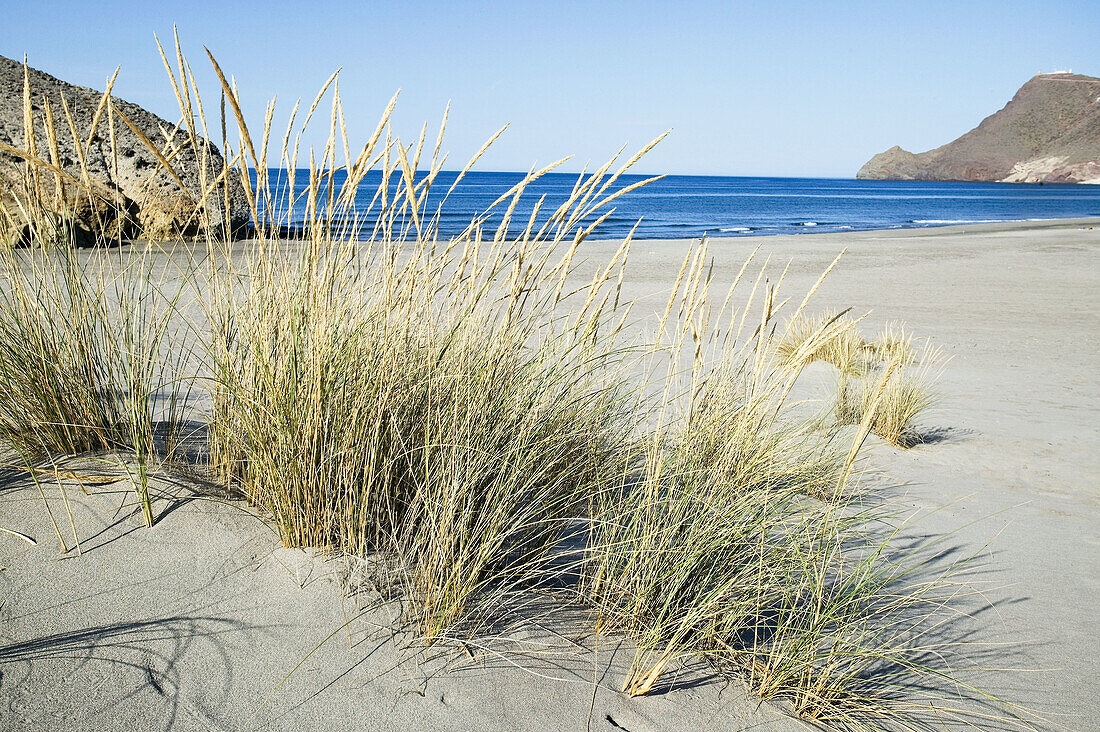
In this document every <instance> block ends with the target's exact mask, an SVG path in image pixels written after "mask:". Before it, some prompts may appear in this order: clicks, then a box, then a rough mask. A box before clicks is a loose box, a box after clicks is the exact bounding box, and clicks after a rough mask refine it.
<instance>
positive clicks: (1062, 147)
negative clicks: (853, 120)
mask: <svg viewBox="0 0 1100 732" xmlns="http://www.w3.org/2000/svg"><path fill="white" fill-rule="evenodd" d="M856 178H861V179H866V180H957V181H999V182H1004V183H1100V79H1097V78H1095V77H1092V76H1082V75H1081V74H1072V73H1068V72H1057V73H1052V74H1039V75H1037V76H1034V77H1032V78H1031V80H1029V81H1028V82H1027V83H1026V84H1024V85H1023V86H1022V87H1020V90H1019V91H1017V92H1016V95H1015V96H1014V97H1013V98H1012V101H1010V102H1009V103H1008V104H1006V105H1005V106H1004V108H1003V109H1001V110H1000V111H998V112H996V113H994V114H992V115H990V116H989V117H986V118H985V119H984V120H982V122H981V124H979V125H978V126H977V127H976V128H974V129H973V130H971V131H970V132H967V133H966V134H965V135H963V136H962V137H960V138H958V139H957V140H955V141H953V142H949V143H948V144H946V145H943V146H942V147H938V148H936V149H935V150H929V151H928V152H923V153H918V154H914V153H911V152H908V151H907V150H903V149H901V148H900V147H897V146H894V147H892V148H890V149H889V150H887V151H886V152H882V153H879V154H878V155H875V156H874V157H873V158H871V159H870V160H869V161H868V162H867V163H866V164H865V165H864V166H863V167H862V168H860V169H859V172H858V173H857V174H856Z"/></svg>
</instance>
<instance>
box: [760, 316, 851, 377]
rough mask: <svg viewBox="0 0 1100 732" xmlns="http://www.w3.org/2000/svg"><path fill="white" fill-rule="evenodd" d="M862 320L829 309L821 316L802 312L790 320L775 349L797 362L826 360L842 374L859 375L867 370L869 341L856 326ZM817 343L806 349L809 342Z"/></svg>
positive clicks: (787, 359)
mask: <svg viewBox="0 0 1100 732" xmlns="http://www.w3.org/2000/svg"><path fill="white" fill-rule="evenodd" d="M857 322H858V321H853V320H851V319H850V318H848V317H847V314H846V312H845V313H840V314H839V315H838V314H836V313H834V312H832V311H829V310H826V311H825V312H824V313H822V314H821V315H819V316H817V317H812V316H806V315H800V316H798V317H796V318H792V319H791V320H789V321H788V322H787V325H786V327H785V328H784V329H783V330H782V332H781V334H780V335H779V336H778V337H776V338H775V339H774V342H773V348H774V350H775V353H776V355H777V356H778V357H779V359H780V360H782V361H786V362H788V363H793V362H794V360H795V359H799V360H801V362H802V363H810V362H812V361H824V362H825V363H828V364H831V365H832V366H833V367H835V368H836V369H837V370H838V371H840V372H841V373H842V374H850V375H858V374H863V373H865V372H866V370H867V355H868V354H867V343H866V341H864V339H863V336H862V335H861V334H860V332H859V330H858V329H857V328H856V324H857ZM811 339H812V342H813V343H814V344H815V345H814V347H813V348H810V349H806V348H805V347H804V346H805V345H806V343H807V342H811Z"/></svg>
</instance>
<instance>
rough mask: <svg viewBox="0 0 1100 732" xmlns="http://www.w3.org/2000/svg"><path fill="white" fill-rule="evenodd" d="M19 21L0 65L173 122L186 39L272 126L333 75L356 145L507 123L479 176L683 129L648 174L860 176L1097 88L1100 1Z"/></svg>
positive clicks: (348, 10) (47, 10) (251, 12)
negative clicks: (166, 53) (1054, 82)
mask: <svg viewBox="0 0 1100 732" xmlns="http://www.w3.org/2000/svg"><path fill="white" fill-rule="evenodd" d="M5 4H6V6H7V7H6V9H5V11H4V13H3V16H4V27H3V32H2V33H0V54H2V55H5V56H8V57H12V58H22V56H23V54H24V53H26V54H27V56H28V60H29V62H30V64H31V65H32V66H34V67H37V68H40V69H42V70H44V71H47V72H49V73H51V74H53V75H54V76H58V77H60V78H62V79H64V80H66V81H69V82H72V83H77V84H81V85H85V86H92V87H95V88H100V89H101V88H102V87H103V84H104V81H105V79H106V78H107V77H108V76H109V75H110V73H111V72H112V71H113V70H114V68H115V66H117V65H121V66H122V73H121V74H120V76H119V81H118V82H117V84H116V86H115V91H116V94H118V95H119V96H121V97H123V98H124V99H128V100H129V101H132V102H135V103H137V104H140V105H142V106H144V107H146V108H148V109H150V110H151V111H154V112H157V113H158V114H161V115H163V116H165V117H168V118H170V119H173V120H174V119H175V117H176V116H177V112H176V109H177V108H176V103H175V100H174V97H173V95H172V91H171V88H170V86H169V84H168V82H167V78H166V76H165V73H164V70H163V68H162V67H161V64H160V60H159V56H158V55H157V51H156V46H155V44H154V41H153V34H154V33H156V34H158V35H159V36H160V37H161V39H162V40H166V41H169V42H170V39H171V34H172V27H173V25H176V26H177V27H178V28H179V32H180V37H181V40H182V42H183V47H184V51H185V53H187V55H188V56H189V58H190V60H191V64H192V66H193V67H194V68H195V69H196V72H198V70H199V68H200V67H202V68H203V69H208V68H209V64H208V63H207V61H206V59H205V55H204V54H203V52H202V48H203V46H204V45H205V46H209V47H210V49H211V50H212V51H213V52H214V54H215V56H217V58H218V60H219V62H220V63H221V65H222V67H223V68H224V69H225V71H226V73H229V74H232V75H233V76H234V77H235V79H236V81H237V84H238V87H239V89H240V90H241V96H242V100H243V102H244V106H245V113H246V115H247V116H248V117H249V119H250V120H251V121H254V123H255V124H256V125H261V126H262V118H263V108H264V104H265V102H266V101H267V100H268V99H269V98H270V97H271V96H272V95H275V94H277V95H278V97H279V100H280V105H281V107H280V108H281V109H282V111H283V112H284V114H285V113H286V112H288V111H289V107H290V104H292V103H293V100H294V99H295V98H296V97H302V98H304V99H306V100H307V101H308V100H312V98H313V96H314V94H315V93H316V91H317V89H318V88H319V86H320V85H321V84H322V83H323V82H324V80H325V79H326V78H327V77H328V75H329V74H330V73H331V72H332V71H334V70H336V69H337V68H338V67H342V68H343V71H342V73H341V77H340V78H341V92H342V96H343V100H344V106H345V112H346V115H347V117H348V120H349V123H350V128H351V132H352V134H353V136H354V137H355V138H356V139H360V140H361V141H362V138H364V137H365V136H366V135H367V134H369V132H370V130H371V129H373V127H374V125H375V123H376V121H377V119H378V116H379V114H380V113H381V111H382V109H383V108H384V106H385V104H386V102H387V101H388V100H389V98H390V96H391V95H392V94H393V92H394V91H396V90H397V89H398V88H401V89H402V94H401V100H400V102H399V104H398V110H397V113H396V115H395V126H396V128H397V131H398V133H399V134H400V135H402V136H403V137H413V136H415V135H416V134H417V133H418V132H419V129H420V124H421V123H422V122H424V121H428V122H429V130H431V131H432V132H430V133H429V134H433V133H434V130H435V128H436V127H437V126H438V121H439V117H440V115H441V113H442V110H443V108H444V106H445V105H446V103H447V102H448V100H450V102H451V117H450V124H449V126H448V138H447V140H448V141H447V143H446V145H445V149H446V150H448V151H449V152H450V153H451V156H452V157H451V161H452V162H453V163H454V164H453V165H448V167H452V168H457V167H461V165H460V161H461V162H465V159H466V158H467V157H468V156H469V155H470V154H472V153H473V152H474V151H475V150H476V149H477V148H478V147H479V146H480V143H481V142H482V141H483V140H484V139H485V138H486V137H488V136H489V135H490V134H491V133H492V132H493V131H495V130H496V129H497V128H498V127H500V126H501V125H502V124H504V123H511V126H510V128H509V130H508V132H506V133H505V136H504V137H503V138H502V139H501V140H500V141H499V142H498V143H497V145H496V146H495V147H494V149H493V150H492V151H491V152H490V153H489V154H488V155H487V156H486V157H485V158H484V159H483V162H482V163H481V164H480V165H479V166H478V168H479V169H482V170H519V169H526V168H528V167H530V165H531V164H532V163H534V162H539V163H546V162H550V161H552V160H555V159H557V158H559V157H562V156H564V155H567V154H573V155H575V158H574V161H572V162H571V163H570V164H569V165H568V166H567V167H566V168H565V169H566V170H577V169H579V168H580V167H581V166H583V165H584V164H585V163H586V162H597V161H602V160H603V159H604V158H605V157H606V156H607V155H608V154H609V153H611V152H613V151H614V150H616V149H617V148H618V147H619V146H620V145H622V144H624V143H628V144H630V145H631V146H632V147H636V146H640V145H641V144H643V143H645V142H646V141H648V140H649V139H651V138H652V137H655V136H656V135H657V134H659V133H660V132H662V131H664V130H665V129H668V128H672V129H673V134H672V135H671V136H670V137H669V138H668V139H667V140H665V141H664V142H663V143H662V144H661V145H660V146H659V147H658V148H657V149H656V150H654V151H653V152H652V153H651V155H650V156H649V157H648V158H647V159H646V161H645V162H644V164H643V165H642V166H641V170H643V171H645V172H662V173H665V172H668V173H700V174H716V175H775V176H824V177H851V176H852V175H854V174H855V172H856V170H857V169H858V168H859V166H860V165H861V164H862V163H863V162H864V161H865V160H866V159H867V158H869V157H870V156H871V155H872V154H874V153H877V152H881V151H882V150H884V149H886V148H888V147H890V146H892V145H895V144H899V145H901V146H902V147H904V148H906V149H908V150H912V151H915V152H919V151H923V150H926V149H929V148H932V147H936V146H938V145H941V144H943V143H945V142H948V141H950V140H952V139H954V138H955V137H957V136H958V135H960V134H962V133H963V132H965V131H967V130H968V129H970V128H972V127H974V126H975V125H976V124H977V123H978V122H979V121H980V120H981V119H982V118H983V117H985V116H987V115H989V114H991V113H993V112H994V111H996V110H997V109H1000V108H1001V107H1002V106H1003V105H1004V104H1005V103H1006V102H1007V101H1008V100H1009V99H1010V98H1011V97H1012V94H1013V93H1014V92H1015V91H1016V89H1017V88H1018V87H1019V86H1020V85H1021V84H1023V83H1024V82H1025V81H1027V80H1028V78H1030V77H1031V76H1032V75H1033V74H1035V73H1036V71H1038V70H1039V69H1043V70H1044V71H1049V70H1053V69H1055V68H1072V69H1073V70H1074V71H1075V72H1077V73H1084V74H1090V75H1094V76H1100V40H1098V38H1100V2H1096V0H1090V1H1088V2H1074V1H1073V0H1065V1H1063V2H1017V1H1016V0H991V1H982V2H967V1H966V0H955V1H954V2H919V1H915V0H914V1H912V2H890V1H888V0H884V1H880V2H829V1H825V0H823V1H821V2H768V1H767V0H759V1H758V2H704V1H702V0H699V1H697V2H696V1H692V0H681V1H680V2H642V1H637V2H542V3H536V2H524V1H523V0H511V1H510V2H507V1H504V2H462V1H461V0H454V1H453V2H442V1H440V2H427V1H419V0H402V1H399V2H302V1H298V2H287V1H285V0H268V2H233V1H232V0H222V1H221V2H206V1H205V0H196V1H194V2H174V3H157V2H147V1H146V2H119V1H113V0H99V1H97V2H88V1H87V0H83V1H81V2H55V1H51V0H39V1H38V2H31V1H27V0H9V2H8V3H5ZM200 81H201V82H202V83H203V84H204V88H206V89H207V90H208V93H209V95H210V96H211V98H215V99H216V98H217V92H218V88H217V86H216V81H215V80H213V78H212V76H211V75H210V74H209V73H208V72H206V71H203V72H202V74H200ZM277 119H284V120H285V116H279V115H277ZM314 142H315V143H318V142H320V138H315V139H314Z"/></svg>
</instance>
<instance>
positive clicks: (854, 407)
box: [834, 346, 944, 447]
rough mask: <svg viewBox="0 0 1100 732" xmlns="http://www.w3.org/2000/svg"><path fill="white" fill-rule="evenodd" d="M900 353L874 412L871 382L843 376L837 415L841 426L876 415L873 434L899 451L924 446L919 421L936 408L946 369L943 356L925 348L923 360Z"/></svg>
mask: <svg viewBox="0 0 1100 732" xmlns="http://www.w3.org/2000/svg"><path fill="white" fill-rule="evenodd" d="M910 353H911V349H910V348H908V347H907V348H906V349H905V350H904V351H900V352H897V351H895V354H896V355H894V356H893V359H892V360H891V361H890V365H891V367H892V368H891V371H890V375H889V378H887V379H886V381H885V383H884V384H883V385H882V388H881V390H880V391H881V393H880V394H879V395H878V404H877V405H876V407H875V408H874V409H873V410H872V400H874V399H875V397H876V389H875V386H874V383H873V382H872V381H871V379H860V378H851V377H848V376H847V375H843V374H842V375H840V376H839V377H838V380H837V388H836V392H837V393H836V404H835V406H834V413H835V415H836V421H837V423H838V424H859V423H860V422H861V421H863V420H864V419H865V418H867V417H868V416H869V415H871V414H872V412H873V416H872V417H871V422H870V424H871V432H872V433H874V434H876V435H878V436H879V437H881V438H882V439H884V440H886V441H887V442H889V443H890V444H891V445H895V446H897V447H912V446H914V445H917V444H920V442H921V439H922V438H921V433H920V431H919V430H918V427H917V418H918V417H920V415H921V414H924V413H925V412H926V411H927V410H928V409H929V408H931V407H933V406H935V404H936V402H937V400H938V399H937V396H936V391H935V382H936V380H937V379H938V378H939V374H940V372H941V371H942V369H943V363H944V358H943V354H942V353H941V352H940V351H939V350H938V349H936V348H934V347H932V346H925V348H924V350H923V351H922V352H921V353H920V355H919V357H917V358H916V359H913V357H912V356H909V355H908V354H910Z"/></svg>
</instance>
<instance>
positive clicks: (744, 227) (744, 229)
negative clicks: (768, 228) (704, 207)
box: [718, 226, 752, 231]
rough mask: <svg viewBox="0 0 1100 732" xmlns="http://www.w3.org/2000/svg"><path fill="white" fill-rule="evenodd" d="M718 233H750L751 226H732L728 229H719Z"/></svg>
mask: <svg viewBox="0 0 1100 732" xmlns="http://www.w3.org/2000/svg"><path fill="white" fill-rule="evenodd" d="M718 231H752V227H751V226H733V227H730V228H728V229H719V230H718Z"/></svg>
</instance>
